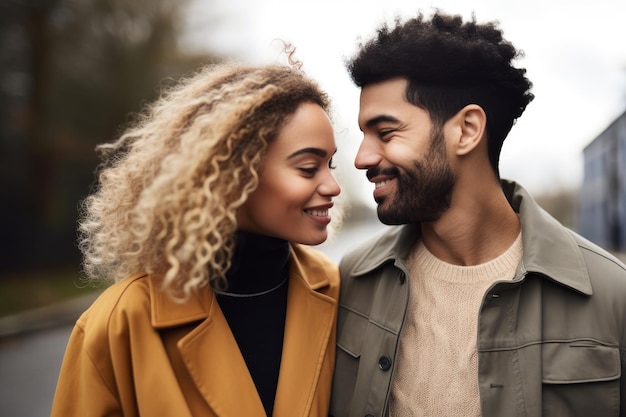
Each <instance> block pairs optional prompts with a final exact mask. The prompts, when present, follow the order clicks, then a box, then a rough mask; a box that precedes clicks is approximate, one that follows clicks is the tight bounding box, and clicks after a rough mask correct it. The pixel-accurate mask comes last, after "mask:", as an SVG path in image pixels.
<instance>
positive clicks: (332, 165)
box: [328, 158, 337, 169]
mask: <svg viewBox="0 0 626 417" xmlns="http://www.w3.org/2000/svg"><path fill="white" fill-rule="evenodd" d="M328 168H330V169H335V168H337V166H336V165H335V161H333V158H330V161H328Z"/></svg>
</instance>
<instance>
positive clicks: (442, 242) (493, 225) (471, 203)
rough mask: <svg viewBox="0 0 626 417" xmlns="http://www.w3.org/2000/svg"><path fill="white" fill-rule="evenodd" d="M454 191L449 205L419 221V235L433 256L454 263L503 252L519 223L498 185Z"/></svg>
mask: <svg viewBox="0 0 626 417" xmlns="http://www.w3.org/2000/svg"><path fill="white" fill-rule="evenodd" d="M481 191H482V192H481V193H480V195H477V193H476V192H473V193H467V194H466V195H465V196H463V195H454V196H453V200H452V205H451V208H450V209H449V210H448V211H447V212H446V213H444V215H443V216H441V218H439V219H438V220H436V221H434V222H429V223H424V224H422V237H423V241H424V244H425V245H426V247H427V248H428V250H429V251H430V252H431V253H432V254H433V255H435V256H436V257H437V258H439V259H441V260H443V261H445V262H448V263H451V264H455V265H479V264H482V263H485V262H488V261H490V260H492V259H495V258H497V257H498V256H500V255H501V254H502V253H504V252H505V251H506V250H507V249H508V248H509V247H510V246H511V244H512V243H513V242H514V241H515V239H516V238H517V236H518V235H519V233H520V229H521V225H520V221H519V217H518V216H517V213H515V212H514V211H513V209H512V208H511V206H510V204H509V202H508V201H507V200H506V197H505V196H504V193H503V192H502V190H501V188H499V187H498V188H497V189H495V188H494V187H490V188H489V189H488V190H481Z"/></svg>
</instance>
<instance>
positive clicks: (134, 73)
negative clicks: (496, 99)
mask: <svg viewBox="0 0 626 417" xmlns="http://www.w3.org/2000/svg"><path fill="white" fill-rule="evenodd" d="M435 7H437V8H441V9H442V10H443V11H446V12H451V13H460V14H462V15H464V16H466V17H469V16H471V15H472V14H475V16H476V18H477V19H478V20H479V21H486V20H498V21H499V22H500V26H501V27H502V28H503V29H504V32H505V36H506V37H507V38H508V39H509V40H511V41H512V42H513V43H514V44H515V45H516V46H517V47H518V48H521V49H523V50H524V51H525V56H524V57H522V58H520V59H519V62H518V65H519V66H522V67H525V68H527V70H528V76H529V78H530V79H531V80H532V81H533V83H534V90H533V92H534V93H535V95H536V99H535V100H534V101H533V102H532V103H531V104H530V105H529V107H528V109H527V111H526V113H525V114H524V115H523V116H522V117H521V119H520V120H519V121H518V123H517V124H516V126H515V127H514V128H513V130H512V132H511V134H510V136H509V138H508V139H507V142H506V143H505V145H504V150H503V154H502V159H501V172H502V176H503V177H505V178H511V179H515V180H517V181H519V182H520V183H521V184H522V185H524V186H525V187H526V188H527V189H528V190H529V191H530V192H531V193H532V194H533V195H534V196H535V197H536V199H537V200H538V201H539V203H540V204H541V205H542V206H543V207H544V208H546V209H547V210H548V211H549V212H550V213H552V214H553V215H554V216H555V217H557V218H558V219H559V220H560V221H561V222H563V223H564V224H565V225H567V226H568V227H571V228H572V229H574V230H577V231H579V232H580V233H582V234H583V235H585V236H586V237H588V238H589V239H591V240H593V241H595V242H596V243H598V244H600V245H602V246H604V247H605V248H607V249H609V250H611V251H612V252H614V253H616V254H617V255H618V256H623V253H624V252H626V180H623V178H626V172H625V171H626V113H625V109H626V48H625V47H624V39H626V25H623V20H624V18H625V17H626V4H625V3H624V2H623V1H622V0H596V1H594V2H589V1H575V0H574V1H565V0H563V1H561V0H551V1H547V2H546V1H542V0H528V1H524V2H516V1H513V0H497V1H496V0H482V1H481V0H476V1H473V2H464V1H462V0H442V1H438V2H432V1H415V0H414V1H408V0H386V1H385V2H380V1H373V0H333V1H331V0H318V1H313V0H274V1H272V0H258V1H255V0H1V1H0V187H1V188H0V189H1V195H2V199H1V201H2V204H0V225H1V226H0V231H1V232H2V237H3V239H2V243H1V245H2V246H1V250H0V415H3V416H6V415H20V416H27V415H45V414H46V413H45V411H46V410H47V411H49V403H48V402H49V400H50V399H51V395H52V394H51V393H52V391H53V389H54V382H55V378H56V375H55V374H56V372H57V371H58V364H59V361H60V356H61V354H62V350H63V348H64V346H65V342H66V340H67V336H68V335H69V333H68V332H69V330H68V328H67V327H64V328H63V331H62V332H61V333H54V334H48V336H49V337H51V338H52V339H51V340H53V342H50V344H48V345H46V343H48V342H47V341H44V340H47V339H41V338H37V337H41V336H35V334H42V333H41V332H43V331H44V329H48V328H51V327H52V326H53V325H54V323H62V324H63V325H66V324H67V323H71V322H72V321H73V320H74V319H75V314H76V311H77V310H80V309H82V308H83V307H84V306H86V305H88V303H89V302H90V300H91V299H92V298H93V297H94V296H95V295H97V292H98V291H100V289H93V288H85V287H84V286H83V285H81V283H80V281H79V278H80V254H79V252H78V249H77V246H76V220H77V214H78V205H79V202H80V201H81V200H82V199H83V198H84V197H85V196H86V195H87V194H88V193H89V191H90V188H91V187H92V186H93V184H94V171H95V169H96V167H97V165H98V163H99V160H98V157H97V154H96V152H95V151H94V148H95V146H96V145H97V144H99V143H102V142H106V141H111V140H113V139H115V138H116V137H117V135H118V134H119V133H120V131H121V129H123V128H124V126H125V124H126V123H127V122H128V121H129V120H130V117H131V115H132V114H133V113H134V112H137V111H139V110H140V109H141V108H142V106H143V105H145V104H146V103H147V102H150V101H152V100H153V99H154V98H156V97H157V95H158V92H159V89H160V88H161V87H162V86H167V85H169V84H171V83H172V82H174V81H175V80H177V79H178V78H179V77H180V76H182V75H185V74H189V73H191V72H193V71H194V70H196V69H198V68H199V67H200V66H201V65H205V64H208V63H213V62H218V61H220V60H223V59H226V58H237V59H240V60H244V61H247V62H250V63H261V62H274V61H277V60H281V59H283V57H281V54H280V43H278V42H277V39H282V40H284V41H287V42H291V43H292V44H293V45H294V46H295V47H296V57H297V58H298V59H300V60H301V61H302V62H303V64H304V66H303V69H304V70H305V71H307V72H308V73H309V74H310V75H311V76H312V77H313V78H315V79H316V80H318V81H319V82H320V84H321V85H322V86H323V87H324V88H325V89H327V91H328V92H329V94H330V96H331V97H332V99H333V103H334V112H333V120H334V122H335V128H336V133H337V142H338V146H339V154H338V159H339V160H338V165H339V170H338V176H339V180H340V182H341V183H342V185H343V194H344V197H345V200H346V201H347V202H348V204H349V206H350V210H349V211H348V216H347V219H346V221H345V224H344V227H343V229H342V230H341V231H340V232H339V233H338V235H337V236H336V237H335V238H334V239H333V240H332V241H330V242H328V243H325V244H323V245H321V246H320V248H321V249H322V250H324V251H325V252H327V253H328V254H329V255H330V256H331V257H332V258H334V259H336V260H339V259H340V258H341V255H342V254H343V253H344V252H345V250H346V249H347V248H349V247H350V246H352V245H354V244H356V243H358V242H360V241H361V240H362V239H364V238H365V237H367V236H369V235H371V234H372V233H375V232H377V231H379V230H382V226H381V225H380V224H379V223H378V221H377V219H376V216H375V212H374V205H373V199H372V196H371V191H372V187H371V184H369V183H367V181H366V180H365V176H364V174H363V173H362V172H357V171H356V169H354V167H353V165H352V161H353V158H354V155H355V153H356V149H357V147H358V143H359V139H360V134H359V130H358V127H357V125H356V115H357V113H358V94H359V91H358V89H356V88H355V87H354V86H353V85H352V84H351V82H350V80H349V78H348V75H347V74H346V71H345V69H344V59H345V58H346V57H350V56H351V55H352V54H353V52H354V51H355V50H356V48H357V46H358V42H359V39H361V38H368V37H369V36H370V35H372V34H373V32H374V29H375V28H376V27H377V26H378V25H379V24H380V23H381V22H390V21H392V20H393V19H394V18H395V17H397V16H398V17H401V18H404V17H411V16H414V15H415V13H416V11H417V10H422V11H424V12H425V13H427V14H429V13H430V12H432V11H433V10H434V8H435ZM76 300H82V301H81V302H76ZM71 303H75V304H73V305H72V304H71ZM68 305H72V307H71V308H70V307H67V306H68ZM50 306H57V307H56V309H55V310H51V309H48V307H50ZM53 311H55V312H53ZM59 311H61V312H62V313H59ZM36 312H39V315H37V314H35V313H36ZM55 315H56V317H57V318H58V317H61V318H62V320H58V319H57V320H52V319H53V318H54V317H55ZM24 317H25V319H24ZM18 318H21V321H20V320H18ZM46 319H49V320H46ZM24 323H26V324H24ZM47 323H49V325H47ZM34 330H36V331H37V332H39V333H36V332H34ZM23 334H28V335H29V336H28V337H32V338H31V339H28V341H26V339H20V337H22V336H21V335H23ZM43 352H47V354H48V355H51V356H46V354H44V353H43ZM32 357H39V358H40V359H41V360H42V361H44V362H45V364H47V366H48V368H46V369H47V371H46V372H47V375H48V377H47V378H48V379H43V380H42V382H41V384H42V385H41V397H42V399H41V400H40V403H41V404H43V405H42V406H41V407H43V410H44V413H43V414H42V413H40V412H39V413H37V412H33V411H32V410H30V411H29V410H27V405H26V403H27V402H28V401H22V400H21V399H20V398H19V397H15V396H14V394H13V393H14V392H17V391H18V390H19V387H20V384H19V383H18V382H19V381H17V380H16V379H14V378H18V377H16V376H15V375H16V374H17V373H18V371H19V373H21V374H22V376H20V377H19V378H21V379H20V380H24V383H26V381H27V378H29V375H30V374H28V373H26V375H24V374H25V373H24V372H23V367H24V363H30V362H32V361H31V360H30V358H32ZM20 361H22V362H20ZM30 366H31V370H32V374H33V375H39V374H40V373H41V372H43V368H41V367H42V366H44V365H42V364H41V362H32V363H30ZM10 370H14V371H15V373H11V372H9V371H10ZM40 371H41V372H40ZM25 378H26V379H25ZM40 379H41V378H40ZM28 381H30V380H28ZM28 383H29V384H30V385H29V388H28V389H29V390H30V391H31V395H32V390H33V389H34V388H33V387H32V381H31V382H28ZM11 389H13V391H11ZM20 407H22V408H20ZM40 410H41V409H40Z"/></svg>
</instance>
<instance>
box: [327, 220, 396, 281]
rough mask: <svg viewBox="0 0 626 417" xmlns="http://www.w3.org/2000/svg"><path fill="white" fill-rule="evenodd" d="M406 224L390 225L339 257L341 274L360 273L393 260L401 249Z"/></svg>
mask: <svg viewBox="0 0 626 417" xmlns="http://www.w3.org/2000/svg"><path fill="white" fill-rule="evenodd" d="M405 228H406V226H392V227H389V228H387V229H385V230H383V231H381V232H379V233H377V234H375V235H374V236H372V237H370V238H368V239H366V240H365V241H363V242H361V243H360V244H358V245H357V246H355V247H354V248H353V249H351V250H349V251H348V252H347V253H346V254H345V255H344V256H343V257H342V259H341V262H340V265H339V266H340V270H341V275H342V276H345V275H348V274H350V275H360V274H362V273H363V272H366V271H368V270H372V269H376V268H377V267H379V266H380V265H381V264H383V263H385V262H387V261H390V260H395V259H397V258H398V257H399V256H400V253H399V252H400V251H401V250H402V249H403V248H402V247H401V246H402V245H401V243H400V240H401V238H402V234H404V233H406V231H405Z"/></svg>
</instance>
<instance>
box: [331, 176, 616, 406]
mask: <svg viewBox="0 0 626 417" xmlns="http://www.w3.org/2000/svg"><path fill="white" fill-rule="evenodd" d="M503 188H504V192H505V194H506V196H507V198H508V200H509V202H510V204H511V206H512V207H513V208H514V210H515V211H516V212H517V213H519V215H520V218H521V223H522V236H523V245H524V252H523V257H522V261H521V263H520V264H519V266H518V268H517V272H516V275H515V277H514V278H513V279H512V280H510V281H499V282H496V283H494V284H493V285H492V287H491V288H490V289H489V290H487V292H486V293H485V295H484V297H483V301H482V305H481V307H480V310H479V318H478V334H477V348H478V361H479V363H478V383H479V391H480V404H481V408H482V415H483V416H486V417H502V416H507V417H515V416H527V417H534V416H550V417H552V416H554V417H557V416H559V417H561V416H568V417H576V416H580V417H589V416H603V417H607V416H626V381H624V380H622V374H624V364H625V363H626V340H625V339H626V267H625V266H624V264H622V263H621V262H620V261H618V260H617V259H616V258H615V257H613V256H612V255H610V254H608V253H607V252H606V251H604V250H602V249H600V248H599V247H598V246H596V245H594V244H592V243H590V242H589V241H587V240H585V239H584V238H582V237H581V236H579V235H577V234H575V233H574V232H572V231H570V230H568V229H566V228H565V227H563V226H562V225H561V224H559V223H558V222H557V221H556V220H555V219H553V218H552V217H551V216H550V215H548V214H547V213H546V212H545V211H543V210H542V209H541V208H540V207H539V206H538V205H537V204H536V203H535V202H534V201H533V199H532V198H531V197H530V196H529V195H528V194H527V192H526V191H525V190H524V189H523V188H522V187H520V186H519V185H517V184H515V183H512V182H503ZM418 238H419V231H418V227H416V226H412V225H407V226H400V227H393V228H391V229H390V230H389V231H387V232H385V233H384V234H383V235H382V236H380V237H379V238H377V239H374V240H373V241H371V242H369V243H366V244H365V245H363V246H361V247H360V248H358V249H356V250H354V251H353V252H351V253H350V254H349V255H347V256H345V257H344V259H343V260H342V262H341V265H340V271H341V278H342V284H341V285H342V286H341V293H340V304H339V313H338V323H337V326H338V327H337V346H338V349H337V359H336V366H335V376H334V381H333V390H332V395H331V408H330V414H331V415H332V416H335V417H347V416H350V417H357V416H358V417H364V416H375V417H380V416H387V415H388V401H389V393H390V389H391V381H392V379H393V374H394V367H395V358H396V354H397V350H398V337H399V335H400V333H401V332H402V326H403V323H404V320H405V316H406V310H407V302H408V298H409V280H408V279H406V277H407V267H406V264H405V259H406V257H407V254H408V252H409V250H410V248H411V247H412V245H413V244H414V243H415V241H416V239H418ZM450 378H454V375H450Z"/></svg>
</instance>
